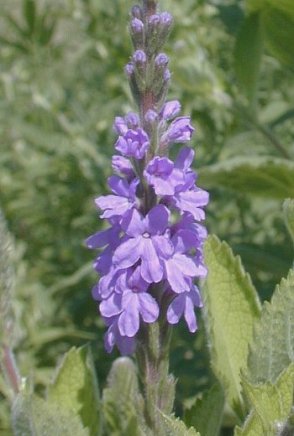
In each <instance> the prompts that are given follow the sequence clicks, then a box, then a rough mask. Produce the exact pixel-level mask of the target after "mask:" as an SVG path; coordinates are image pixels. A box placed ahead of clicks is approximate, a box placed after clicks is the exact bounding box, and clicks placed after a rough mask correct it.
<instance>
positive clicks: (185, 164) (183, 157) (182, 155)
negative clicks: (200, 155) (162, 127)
mask: <svg viewBox="0 0 294 436" xmlns="http://www.w3.org/2000/svg"><path fill="white" fill-rule="evenodd" d="M194 154H195V153H194V150H192V148H190V147H182V148H181V150H180V152H179V154H178V156H177V159H176V161H175V167H176V168H180V169H181V170H183V171H188V170H189V168H190V166H191V164H192V162H193V159H194Z"/></svg>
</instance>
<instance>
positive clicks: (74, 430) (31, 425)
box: [12, 393, 90, 436]
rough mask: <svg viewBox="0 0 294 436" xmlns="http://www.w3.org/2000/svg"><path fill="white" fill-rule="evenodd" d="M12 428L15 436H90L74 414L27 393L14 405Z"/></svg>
mask: <svg viewBox="0 0 294 436" xmlns="http://www.w3.org/2000/svg"><path fill="white" fill-rule="evenodd" d="M12 428H13V432H14V435H15V436H46V435H48V436H49V435H50V436H51V435H54V436H73V435H74V436H90V433H89V430H88V429H85V428H84V427H83V425H82V422H81V420H80V417H79V416H78V415H76V414H75V413H74V412H70V411H69V410H67V409H66V408H65V409H64V408H62V406H60V405H58V404H51V403H48V402H47V401H45V400H43V399H42V398H39V397H37V396H35V395H29V394H27V393H21V394H19V395H18V396H17V397H16V399H15V401H14V403H13V407H12Z"/></svg>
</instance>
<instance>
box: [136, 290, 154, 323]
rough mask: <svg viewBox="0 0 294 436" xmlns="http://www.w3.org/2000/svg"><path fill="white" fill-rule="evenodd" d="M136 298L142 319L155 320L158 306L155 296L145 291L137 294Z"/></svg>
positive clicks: (148, 321)
mask: <svg viewBox="0 0 294 436" xmlns="http://www.w3.org/2000/svg"><path fill="white" fill-rule="evenodd" d="M138 298H139V311H140V314H141V316H142V318H143V321H145V322H147V323H150V322H154V321H156V320H157V318H158V316H159V307H158V304H157V302H156V300H155V298H153V297H152V296H151V295H150V294H147V293H146V292H142V293H140V294H138Z"/></svg>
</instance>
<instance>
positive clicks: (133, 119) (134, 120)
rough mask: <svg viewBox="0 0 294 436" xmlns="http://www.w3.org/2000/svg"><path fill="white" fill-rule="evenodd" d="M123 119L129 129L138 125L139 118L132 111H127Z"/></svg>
mask: <svg viewBox="0 0 294 436" xmlns="http://www.w3.org/2000/svg"><path fill="white" fill-rule="evenodd" d="M125 121H126V123H127V125H128V128H129V129H136V128H137V127H139V125H140V118H139V116H138V115H137V114H135V113H134V112H129V113H128V114H127V115H126V116H125Z"/></svg>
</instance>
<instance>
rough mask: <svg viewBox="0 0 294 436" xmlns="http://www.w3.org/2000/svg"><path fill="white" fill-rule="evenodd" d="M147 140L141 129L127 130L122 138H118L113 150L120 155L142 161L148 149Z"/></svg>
mask: <svg viewBox="0 0 294 436" xmlns="http://www.w3.org/2000/svg"><path fill="white" fill-rule="evenodd" d="M149 145H150V144H149V138H148V135H147V133H146V132H144V130H143V129H141V128H138V129H136V130H128V131H127V133H126V134H124V136H119V138H118V140H117V142H116V144H115V148H116V150H118V151H120V152H121V154H122V155H124V156H127V157H134V158H136V159H142V158H143V157H144V156H145V154H146V151H147V150H148V148H149Z"/></svg>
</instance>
